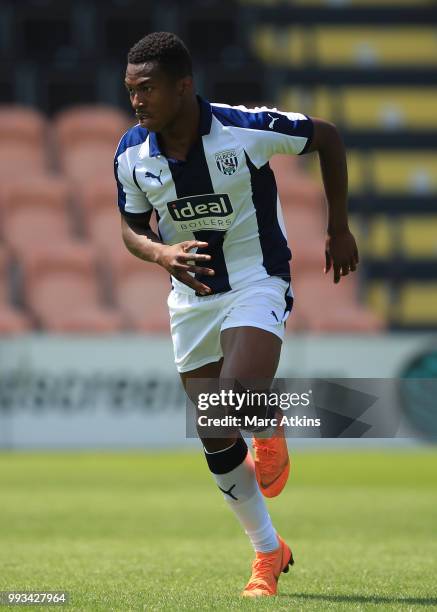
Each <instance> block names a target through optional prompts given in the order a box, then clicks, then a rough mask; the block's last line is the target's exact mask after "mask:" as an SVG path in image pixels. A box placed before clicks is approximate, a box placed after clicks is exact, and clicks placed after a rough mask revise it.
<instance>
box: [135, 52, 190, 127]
mask: <svg viewBox="0 0 437 612" xmlns="http://www.w3.org/2000/svg"><path fill="white" fill-rule="evenodd" d="M189 78H190V77H186V78H183V79H175V78H174V77H171V76H169V75H168V74H167V73H166V72H164V71H163V70H161V69H160V68H159V65H158V64H157V63H156V62H147V63H145V64H128V65H127V69H126V77H125V85H126V89H127V90H128V92H129V96H130V101H131V104H132V107H133V109H134V110H135V114H136V115H137V118H138V121H139V123H140V125H141V127H144V128H146V129H147V130H149V131H151V132H160V131H162V130H163V129H165V128H166V127H168V126H169V125H170V124H171V123H172V122H173V121H174V120H175V118H176V117H177V115H178V113H179V111H180V109H181V105H182V96H183V93H184V91H185V89H186V84H187V83H186V82H187V79H189Z"/></svg>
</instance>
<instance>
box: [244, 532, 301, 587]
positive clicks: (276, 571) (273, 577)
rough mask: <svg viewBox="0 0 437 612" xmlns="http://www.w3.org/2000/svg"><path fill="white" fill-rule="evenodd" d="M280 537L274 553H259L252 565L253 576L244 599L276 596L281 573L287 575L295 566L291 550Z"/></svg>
mask: <svg viewBox="0 0 437 612" xmlns="http://www.w3.org/2000/svg"><path fill="white" fill-rule="evenodd" d="M277 537H278V541H279V546H278V548H277V549H276V550H273V551H272V552H268V553H263V552H257V553H256V557H255V560H254V562H253V563H252V575H251V577H250V579H249V582H248V583H247V584H246V586H245V588H244V591H243V592H242V593H241V594H242V596H243V597H265V596H271V595H276V593H277V590H278V579H279V576H280V575H281V572H284V574H286V573H287V572H288V570H289V566H290V565H293V564H294V559H293V555H292V553H291V550H290V548H289V547H288V546H287V544H286V543H285V542H284V540H283V539H282V538H280V537H279V536H277Z"/></svg>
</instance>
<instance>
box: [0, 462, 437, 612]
mask: <svg viewBox="0 0 437 612" xmlns="http://www.w3.org/2000/svg"><path fill="white" fill-rule="evenodd" d="M293 468H294V469H293V474H292V478H291V481H290V482H289V484H288V485H287V488H286V490H285V491H284V492H283V494H282V495H281V496H280V497H279V498H277V499H274V500H271V501H269V508H270V510H271V513H272V517H273V520H274V523H275V525H276V527H277V529H278V531H279V532H280V533H281V534H282V535H283V536H284V537H285V538H286V539H287V540H288V542H289V543H290V545H291V546H292V548H293V551H294V554H295V557H296V565H295V566H294V568H292V570H291V571H290V573H289V574H288V575H283V577H282V578H281V580H280V594H279V596H278V597H277V598H271V599H268V600H262V601H261V600H256V601H253V600H250V601H248V600H243V599H241V598H240V597H239V596H238V594H239V592H240V590H241V589H242V587H243V586H244V584H245V582H246V580H247V578H248V575H249V570H250V563H251V560H252V551H251V548H250V546H249V544H248V541H247V540H246V537H245V536H244V534H243V533H242V532H241V530H240V527H239V525H238V524H237V522H236V520H235V519H234V517H233V515H231V513H230V511H229V510H228V508H227V506H226V504H225V502H224V500H223V498H222V497H221V494H219V493H218V491H217V490H216V487H215V485H214V484H213V482H212V479H211V477H210V475H209V473H208V471H207V468H206V464H205V462H204V460H203V457H202V456H201V454H200V453H192V452H189V453H156V454H140V453H135V454H109V453H102V454H88V453H87V454H73V453H71V454H65V453H62V454H61V453H53V454H48V453H44V454H37V453H31V454H27V453H26V454H14V453H12V454H5V453H3V454H1V455H0V590H35V589H37V590H52V591H53V590H57V589H59V590H60V589H62V590H66V591H69V592H70V604H69V605H68V606H65V607H63V608H61V609H66V610H67V609H68V610H102V611H103V610H105V611H108V610H116V611H123V612H124V611H128V610H172V611H179V610H226V609H235V610H252V609H256V610H264V609H269V610H270V609H274V610H293V611H296V610H323V611H324V610H376V609H378V610H384V611H385V610H423V609H424V608H428V609H431V608H434V609H437V580H436V576H437V452H436V451H432V450H424V451H414V452H398V451H396V452H375V451H369V452H365V453H363V452H360V453H353V452H350V453H347V452H335V453H334V452H324V453H309V452H300V453H298V454H296V455H295V456H294V466H293ZM5 609H6V608H5ZM27 609H28V608H27ZM32 609H34V607H33V606H32ZM36 609H39V610H41V609H51V610H52V611H53V609H56V607H53V606H52V607H51V608H48V607H46V608H42V607H41V606H39V607H37V608H36Z"/></svg>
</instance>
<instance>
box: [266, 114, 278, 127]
mask: <svg viewBox="0 0 437 612" xmlns="http://www.w3.org/2000/svg"><path fill="white" fill-rule="evenodd" d="M267 114H268V116H269V117H270V119H271V121H270V123H269V128H270V129H271V130H273V129H274V127H275V121H277V120H278V119H279V117H272V116H271V114H270V113H267Z"/></svg>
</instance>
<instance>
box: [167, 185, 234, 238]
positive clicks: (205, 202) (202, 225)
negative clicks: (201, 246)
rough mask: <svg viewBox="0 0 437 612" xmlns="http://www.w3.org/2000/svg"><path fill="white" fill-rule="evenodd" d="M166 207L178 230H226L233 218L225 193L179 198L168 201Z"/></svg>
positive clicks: (229, 201)
mask: <svg viewBox="0 0 437 612" xmlns="http://www.w3.org/2000/svg"><path fill="white" fill-rule="evenodd" d="M167 209H168V212H169V214H170V217H171V218H172V221H173V223H174V224H175V226H176V228H177V230H178V231H179V232H197V231H200V230H215V231H217V232H226V230H228V229H229V228H230V226H231V225H232V222H233V220H234V209H233V208H232V204H231V200H230V199H229V196H228V194H227V193H207V194H205V195H195V196H189V197H187V198H179V199H178V200H173V201H172V202H168V203H167Z"/></svg>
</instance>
